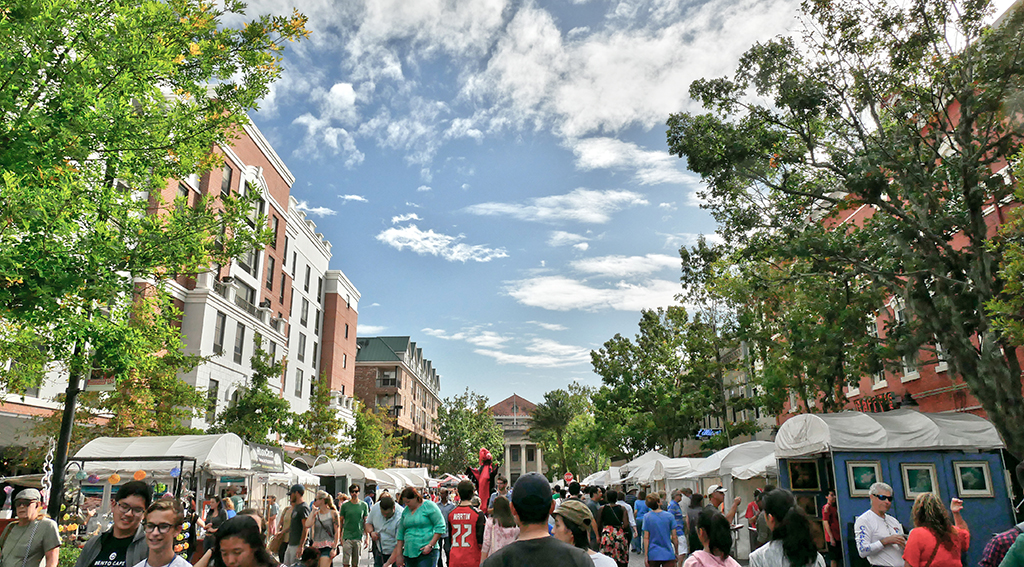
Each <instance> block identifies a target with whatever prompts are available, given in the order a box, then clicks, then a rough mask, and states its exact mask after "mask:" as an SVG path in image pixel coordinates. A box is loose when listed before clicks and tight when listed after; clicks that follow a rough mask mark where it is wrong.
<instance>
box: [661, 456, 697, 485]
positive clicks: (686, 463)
mask: <svg viewBox="0 0 1024 567" xmlns="http://www.w3.org/2000/svg"><path fill="white" fill-rule="evenodd" d="M702 462H704V459H702V458H689V457H685V458H682V459H663V460H660V461H656V462H655V463H654V470H653V471H651V480H679V479H682V478H686V476H687V475H688V474H690V473H692V472H694V471H695V470H696V469H697V466H698V465H700V464H701V463H702Z"/></svg>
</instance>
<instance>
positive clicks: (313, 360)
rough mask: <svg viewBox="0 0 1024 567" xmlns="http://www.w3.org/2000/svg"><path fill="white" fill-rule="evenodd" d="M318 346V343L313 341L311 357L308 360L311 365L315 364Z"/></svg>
mask: <svg viewBox="0 0 1024 567" xmlns="http://www.w3.org/2000/svg"><path fill="white" fill-rule="evenodd" d="M318 346H319V343H313V359H312V360H311V361H310V364H312V365H313V366H316V349H317V347H318Z"/></svg>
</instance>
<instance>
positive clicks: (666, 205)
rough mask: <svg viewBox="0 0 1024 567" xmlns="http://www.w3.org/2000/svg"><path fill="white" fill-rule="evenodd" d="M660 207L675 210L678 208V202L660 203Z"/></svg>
mask: <svg viewBox="0 0 1024 567" xmlns="http://www.w3.org/2000/svg"><path fill="white" fill-rule="evenodd" d="M658 208H661V209H665V210H667V211H674V210H676V202H675V201H672V202H671V203H658Z"/></svg>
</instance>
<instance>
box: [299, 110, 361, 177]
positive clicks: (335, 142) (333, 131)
mask: <svg viewBox="0 0 1024 567" xmlns="http://www.w3.org/2000/svg"><path fill="white" fill-rule="evenodd" d="M292 124H295V125H298V126H305V128H306V137H305V139H304V140H303V142H302V144H301V145H299V147H297V148H295V151H294V152H292V155H294V156H295V157H298V158H305V157H308V156H314V157H322V156H323V154H324V152H323V150H324V149H327V150H330V153H331V154H335V155H337V154H342V155H344V156H345V167H349V168H351V167H355V166H356V165H358V164H360V163H363V160H364V159H365V158H366V155H365V154H363V152H361V151H359V149H358V148H357V147H356V139H355V138H354V137H353V136H352V133H351V132H349V131H348V130H346V129H345V128H341V127H336V126H331V120H330V118H317V117H315V116H313V115H312V114H310V113H308V112H307V113H305V114H303V115H302V116H299V117H298V118H296V119H295V120H293V121H292Z"/></svg>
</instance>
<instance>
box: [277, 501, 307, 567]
mask: <svg viewBox="0 0 1024 567" xmlns="http://www.w3.org/2000/svg"><path fill="white" fill-rule="evenodd" d="M279 523H280V524H281V525H280V527H279V528H278V530H277V535H275V536H274V537H273V538H272V539H271V540H270V543H269V544H268V545H267V549H268V550H269V551H270V552H271V553H274V554H276V555H277V558H278V559H279V560H280V561H281V563H282V564H283V565H287V563H285V562H284V556H285V553H287V552H288V540H289V539H290V535H291V531H292V530H291V526H292V506H291V504H289V505H288V506H285V507H284V509H283V510H281V514H280V522H279ZM317 557H319V555H317Z"/></svg>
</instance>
